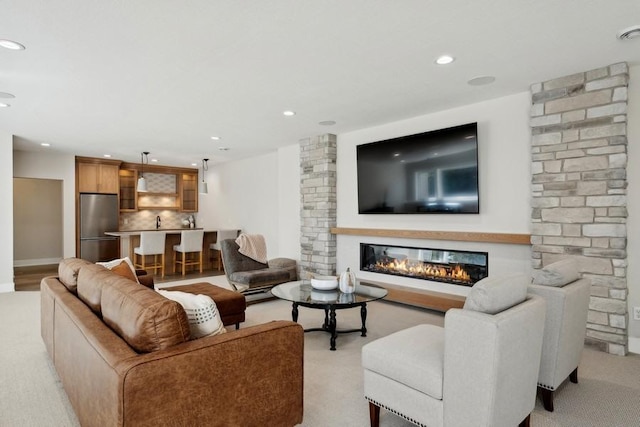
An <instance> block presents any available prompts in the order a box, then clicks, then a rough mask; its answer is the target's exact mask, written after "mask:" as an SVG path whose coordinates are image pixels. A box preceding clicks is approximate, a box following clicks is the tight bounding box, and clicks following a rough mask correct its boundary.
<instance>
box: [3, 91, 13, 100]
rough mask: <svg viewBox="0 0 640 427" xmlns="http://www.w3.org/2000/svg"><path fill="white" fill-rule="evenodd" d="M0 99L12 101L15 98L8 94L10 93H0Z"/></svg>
mask: <svg viewBox="0 0 640 427" xmlns="http://www.w3.org/2000/svg"><path fill="white" fill-rule="evenodd" d="M0 98H4V99H13V98H15V96H14V95H13V94H10V93H7V92H0Z"/></svg>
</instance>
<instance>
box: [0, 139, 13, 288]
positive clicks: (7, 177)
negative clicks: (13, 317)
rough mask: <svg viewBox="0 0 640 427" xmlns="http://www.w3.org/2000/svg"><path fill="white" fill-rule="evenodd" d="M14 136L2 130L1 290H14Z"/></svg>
mask: <svg viewBox="0 0 640 427" xmlns="http://www.w3.org/2000/svg"><path fill="white" fill-rule="evenodd" d="M12 151H13V136H12V135H10V134H8V133H6V132H2V131H0V197H2V200H4V203H5V207H4V209H0V236H2V239H0V292H12V291H13V290H14V289H15V286H14V283H13V209H12V208H11V206H12V205H13V160H12V158H13V156H12Z"/></svg>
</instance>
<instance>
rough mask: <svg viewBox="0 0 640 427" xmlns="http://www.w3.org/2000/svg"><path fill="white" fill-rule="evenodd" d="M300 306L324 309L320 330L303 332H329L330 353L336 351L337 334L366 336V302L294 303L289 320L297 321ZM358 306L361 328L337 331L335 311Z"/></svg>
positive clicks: (312, 329)
mask: <svg viewBox="0 0 640 427" xmlns="http://www.w3.org/2000/svg"><path fill="white" fill-rule="evenodd" d="M299 305H301V306H303V307H307V308H315V309H318V308H319V309H324V323H323V324H322V327H320V328H310V329H305V330H304V331H305V332H314V331H324V332H329V333H330V334H331V339H330V343H331V347H330V348H329V349H330V350H332V351H335V350H336V338H337V336H338V334H346V333H351V332H360V336H361V337H366V336H367V327H366V326H365V324H366V320H367V303H366V302H355V303H352V304H340V305H336V304H331V303H327V304H318V303H314V304H305V303H303V302H294V303H293V308H292V309H291V318H292V319H293V321H294V322H297V321H298V306H299ZM358 306H360V318H361V319H362V328H360V329H342V330H339V329H337V327H336V310H343V309H345V308H353V307H358Z"/></svg>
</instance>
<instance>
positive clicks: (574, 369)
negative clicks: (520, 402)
mask: <svg viewBox="0 0 640 427" xmlns="http://www.w3.org/2000/svg"><path fill="white" fill-rule="evenodd" d="M529 292H530V293H531V294H535V295H539V296H541V297H542V298H544V299H545V301H546V303H547V309H546V311H547V312H546V320H545V326H544V340H543V344H542V357H541V359H540V374H539V376H538V390H540V394H541V396H542V403H543V405H544V408H545V409H546V410H547V411H550V412H553V396H554V392H555V391H556V390H557V389H558V387H559V386H560V384H562V383H563V382H564V381H565V380H566V379H567V377H569V378H570V380H571V382H573V383H577V382H578V364H579V363H580V357H581V356H582V349H583V348H584V338H585V333H586V328H587V315H588V311H589V295H590V294H591V283H590V281H589V280H587V279H580V273H579V272H578V266H577V263H576V261H575V260H573V259H570V258H568V259H564V260H562V261H558V262H555V263H553V264H549V265H548V266H547V267H545V268H543V269H542V270H539V271H537V272H535V274H534V280H533V284H532V285H530V286H529Z"/></svg>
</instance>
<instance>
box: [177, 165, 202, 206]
mask: <svg viewBox="0 0 640 427" xmlns="http://www.w3.org/2000/svg"><path fill="white" fill-rule="evenodd" d="M180 200H181V205H180V210H181V211H182V212H198V172H197V171H196V172H190V173H183V174H181V176H180Z"/></svg>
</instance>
